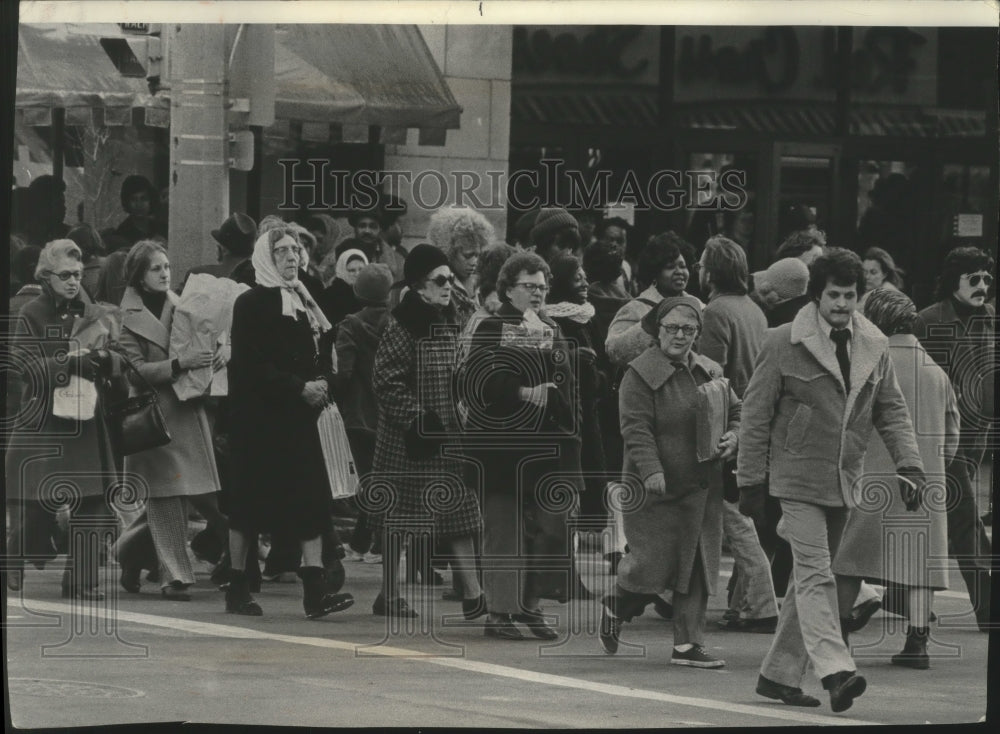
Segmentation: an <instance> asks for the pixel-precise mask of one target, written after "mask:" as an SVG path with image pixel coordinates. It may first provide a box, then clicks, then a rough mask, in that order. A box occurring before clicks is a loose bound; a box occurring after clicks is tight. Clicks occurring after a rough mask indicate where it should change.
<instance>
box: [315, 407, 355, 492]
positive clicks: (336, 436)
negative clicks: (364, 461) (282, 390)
mask: <svg viewBox="0 0 1000 734" xmlns="http://www.w3.org/2000/svg"><path fill="white" fill-rule="evenodd" d="M316 426H317V428H318V429H319V442H320V445H321V446H322V447H323V461H324V463H325V464H326V476H327V478H328V479H329V480H330V493H331V495H332V496H333V498H334V499H343V498H345V497H352V496H354V495H355V494H357V492H358V480H359V477H358V469H357V465H355V463H354V456H353V455H352V454H351V446H350V444H349V443H348V442H347V431H346V430H345V429H344V419H343V418H341V416H340V411H339V410H337V406H336V405H333V404H332V403H331V404H330V405H327V406H326V407H325V408H324V409H323V412H322V413H320V414H319V419H318V420H317V422H316Z"/></svg>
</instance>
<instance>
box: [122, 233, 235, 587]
mask: <svg viewBox="0 0 1000 734" xmlns="http://www.w3.org/2000/svg"><path fill="white" fill-rule="evenodd" d="M125 280H126V283H127V284H128V285H127V287H126V288H125V295H124V296H123V297H122V302H121V309H122V313H123V321H122V338H121V346H122V349H123V350H124V352H125V354H126V356H128V358H129V360H130V361H131V362H132V364H133V365H134V366H135V368H136V371H137V372H138V373H139V375H141V376H142V378H143V379H144V380H145V381H146V382H147V383H149V384H150V385H151V386H152V387H153V388H154V389H155V390H156V394H157V399H158V402H159V405H160V409H161V410H162V411H163V418H164V421H165V422H166V425H167V429H168V430H169V431H170V436H171V440H170V443H168V444H166V445H164V446H160V447H158V448H154V449H149V450H147V451H141V452H139V453H137V454H132V455H131V456H126V457H125V472H126V475H128V474H134V475H136V476H138V477H141V480H142V486H143V488H144V490H145V492H146V493H147V494H148V496H147V498H146V508H145V513H144V514H143V515H141V516H140V517H138V518H137V519H136V520H135V521H134V522H133V523H132V524H131V525H130V526H129V527H128V528H127V529H126V530H125V531H124V532H123V533H122V536H121V537H120V538H119V539H118V541H117V543H116V544H115V553H116V556H117V558H118V562H119V563H120V564H121V566H122V574H121V579H120V581H121V585H122V587H123V588H125V590H126V591H128V592H130V593H137V592H138V591H139V586H140V581H139V573H140V571H141V569H142V568H149V566H151V565H153V562H152V558H151V555H152V554H151V553H150V552H149V551H150V550H151V549H150V547H149V546H150V539H151V541H152V550H155V559H156V565H158V567H159V568H158V571H159V579H160V594H161V596H162V597H163V598H164V599H166V600H170V601H190V599H191V594H190V592H189V591H188V588H189V587H190V586H191V585H192V584H194V582H195V578H194V569H193V567H192V565H191V560H190V557H189V556H188V551H187V521H188V503H191V504H194V505H195V506H196V507H199V508H204V510H202V514H203V515H204V516H205V517H210V518H216V517H220V516H219V511H218V499H217V498H218V495H217V493H218V491H219V472H218V469H217V468H216V465H215V453H214V451H213V448H212V433H211V429H210V428H209V424H208V417H207V416H206V414H205V408H204V403H203V401H202V400H201V399H197V398H196V399H193V400H185V401H181V400H179V399H178V397H177V395H176V394H175V393H174V390H173V383H174V382H176V381H177V379H178V378H179V377H180V376H181V375H182V374H183V373H184V372H186V371H188V370H192V369H198V368H202V367H212V368H213V369H215V370H219V369H221V368H222V367H223V366H224V365H225V364H226V354H225V353H224V352H223V351H222V350H219V351H217V352H211V351H194V350H191V351H185V352H183V353H181V354H175V353H174V352H173V350H172V349H171V346H170V331H171V326H172V324H173V318H174V309H175V307H176V305H177V301H178V298H177V296H176V295H175V294H174V293H173V292H172V291H171V290H170V282H171V279H170V260H169V259H168V257H167V251H166V249H165V248H164V247H163V245H161V244H160V243H159V242H157V241H155V240H140V241H139V242H137V243H135V245H133V246H132V249H130V250H129V253H128V256H127V257H126V258H125ZM133 379H134V378H133ZM214 524H215V526H216V527H217V530H216V532H217V533H219V534H223V535H224V534H225V533H226V527H225V522H224V521H223V522H222V523H221V524H219V523H214ZM221 540H222V538H221V537H220V541H221ZM151 570H152V569H151Z"/></svg>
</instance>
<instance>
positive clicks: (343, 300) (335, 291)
mask: <svg viewBox="0 0 1000 734" xmlns="http://www.w3.org/2000/svg"><path fill="white" fill-rule="evenodd" d="M316 304H317V305H318V306H319V307H320V308H321V309H322V310H323V313H324V314H325V315H326V318H327V319H328V320H329V322H330V323H331V324H333V326H337V324H339V323H340V322H341V321H343V319H344V317H345V316H347V315H348V314H352V313H357V312H358V311H360V310H361V308H362V307H363V306H364V304H363V303H361V301H359V300H358V297H357V296H356V295H354V288H353V287H351V286H350V285H349V284H348V283H347V281H346V280H341V279H340V278H334V279H333V282H332V283H330V285H328V286H327V287H326V288H325V289H324V290H323V292H322V293H321V294H320V295H319V296H317V297H316Z"/></svg>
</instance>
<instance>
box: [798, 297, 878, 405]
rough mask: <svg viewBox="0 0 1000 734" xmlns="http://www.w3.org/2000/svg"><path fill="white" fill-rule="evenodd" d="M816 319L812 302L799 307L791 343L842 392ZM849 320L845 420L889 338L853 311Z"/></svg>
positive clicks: (832, 356) (830, 350) (833, 357)
mask: <svg viewBox="0 0 1000 734" xmlns="http://www.w3.org/2000/svg"><path fill="white" fill-rule="evenodd" d="M820 318H821V317H820V315H819V309H818V308H817V307H816V302H815V301H810V302H809V303H807V304H806V305H805V306H803V307H802V309H801V310H800V311H799V312H798V314H796V316H795V319H794V320H793V321H792V333H791V342H792V344H801V345H802V346H804V347H805V348H806V349H808V350H809V353H810V354H812V355H813V357H815V358H816V361H817V362H819V363H820V364H821V365H822V366H823V368H824V369H825V370H826V371H827V372H829V373H830V374H831V375H833V377H834V378H835V379H836V380H837V382H838V383H840V386H841V388H843V387H844V378H843V376H842V375H841V374H840V365H839V364H838V362H837V352H836V349H835V347H834V346H833V342H832V341H830V340H829V339H827V338H826V336H825V335H824V334H823V332H822V330H821V329H820V324H819V319H820ZM851 319H852V323H851V330H852V336H851V392H850V393H849V394H848V396H847V406H846V410H845V411H844V415H845V416H849V415H850V414H851V408H852V407H853V406H854V402H855V401H856V400H857V398H858V395H859V394H860V393H861V388H862V387H864V384H865V381H866V380H867V379H868V377H869V375H871V373H872V372H874V371H875V368H876V367H878V363H879V361H880V360H881V359H882V355H884V354H885V353H886V350H887V349H888V348H889V338H888V337H887V336H886V335H885V334H883V333H882V332H881V331H879V329H878V327H877V326H875V324H873V323H872V322H871V321H869V320H868V319H866V318H865V317H864V316H862V315H861V314H859V313H858V312H857V311H855V312H854V315H853V316H852V317H851Z"/></svg>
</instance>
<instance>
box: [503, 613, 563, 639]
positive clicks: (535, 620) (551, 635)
mask: <svg viewBox="0 0 1000 734" xmlns="http://www.w3.org/2000/svg"><path fill="white" fill-rule="evenodd" d="M514 619H515V620H517V621H518V622H520V623H521V624H523V625H525V626H526V627H527V628H528V629H529V630H530V631H531V634H533V635H534V636H535V637H537V638H538V639H539V640H558V639H559V633H558V632H556V631H555V630H554V629H552V628H551V627H549V625H548V624H546V622H545V617H543V616H542V612H541V610H538V611H534V612H525V613H522V614H515V615H514Z"/></svg>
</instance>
